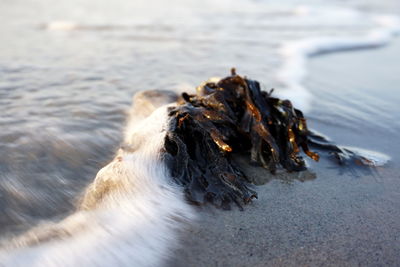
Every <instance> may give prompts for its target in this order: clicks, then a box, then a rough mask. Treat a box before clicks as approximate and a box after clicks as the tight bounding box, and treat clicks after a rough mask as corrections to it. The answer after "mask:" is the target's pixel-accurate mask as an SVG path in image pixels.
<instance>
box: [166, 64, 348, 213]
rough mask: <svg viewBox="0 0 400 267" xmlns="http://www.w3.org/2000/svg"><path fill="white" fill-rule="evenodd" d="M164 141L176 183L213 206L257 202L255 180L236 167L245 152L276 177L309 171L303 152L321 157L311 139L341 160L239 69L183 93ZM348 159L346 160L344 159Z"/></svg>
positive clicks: (285, 103)
mask: <svg viewBox="0 0 400 267" xmlns="http://www.w3.org/2000/svg"><path fill="white" fill-rule="evenodd" d="M169 116H170V118H171V121H170V124H169V129H168V132H167V135H166V138H165V151H166V153H165V161H166V163H167V165H168V167H169V168H170V170H171V174H172V177H173V178H174V180H175V181H176V182H177V183H178V184H180V185H182V186H183V187H184V188H185V192H186V194H187V196H188V198H189V200H191V201H193V202H195V203H204V202H205V201H211V202H213V203H214V204H215V205H217V206H220V207H223V208H229V203H231V202H235V203H236V204H238V206H239V207H241V204H242V203H244V204H246V203H248V202H249V201H251V200H252V199H253V198H256V197H257V194H256V192H255V191H253V190H252V189H250V188H249V184H250V180H249V179H248V178H247V177H246V176H245V175H244V173H243V172H242V171H241V170H240V167H239V166H235V165H234V164H232V160H231V157H232V154H234V153H246V154H247V155H248V156H249V158H250V161H251V163H252V164H254V165H261V166H262V167H264V168H266V169H268V170H270V171H271V173H275V172H276V170H277V169H278V168H284V169H286V170H287V171H289V172H293V171H302V170H305V169H306V166H305V162H304V159H303V158H302V156H301V155H300V149H302V150H303V152H304V153H305V154H306V155H307V156H309V157H310V158H312V159H313V160H315V161H318V160H319V155H318V154H317V153H315V152H312V151H311V150H310V149H309V147H308V144H309V142H310V141H309V139H310V137H311V138H312V139H313V140H312V141H311V143H312V144H314V145H319V147H321V148H323V149H327V150H329V151H331V152H333V153H335V155H338V156H339V157H342V155H343V151H341V150H340V149H339V148H338V147H337V146H335V145H333V144H330V143H327V142H325V141H326V140H324V142H322V140H323V139H322V137H320V136H318V135H316V134H312V133H311V132H310V131H309V130H308V129H307V124H306V119H305V118H304V116H303V113H302V112H301V111H300V110H298V109H296V108H294V107H293V105H292V103H291V102H290V101H289V100H281V99H278V98H275V97H273V96H272V90H271V91H270V92H265V91H261V89H260V84H259V82H257V81H255V80H250V79H248V78H246V77H241V76H239V75H237V74H236V72H235V69H232V70H231V75H230V76H228V77H226V78H224V79H221V80H219V81H216V82H214V81H211V80H210V81H207V82H204V83H203V84H202V85H200V86H199V87H198V88H197V92H196V95H189V94H187V93H183V94H182V97H181V99H180V101H178V104H177V105H176V106H175V107H172V108H170V111H169ZM343 159H344V158H343Z"/></svg>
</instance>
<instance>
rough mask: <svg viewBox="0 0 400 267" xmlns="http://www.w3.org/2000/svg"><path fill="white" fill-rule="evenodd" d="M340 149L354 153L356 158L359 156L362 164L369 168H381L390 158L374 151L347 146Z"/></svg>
mask: <svg viewBox="0 0 400 267" xmlns="http://www.w3.org/2000/svg"><path fill="white" fill-rule="evenodd" d="M341 148H342V149H347V150H349V151H352V152H354V153H356V154H357V155H358V156H360V159H361V161H362V163H363V164H365V165H368V166H371V167H380V166H383V165H385V164H387V163H388V162H389V160H390V157H389V156H388V155H385V154H383V153H379V152H376V151H371V150H367V149H362V148H358V147H349V146H342V147H341Z"/></svg>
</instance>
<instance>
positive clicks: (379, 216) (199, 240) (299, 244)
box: [170, 40, 400, 266]
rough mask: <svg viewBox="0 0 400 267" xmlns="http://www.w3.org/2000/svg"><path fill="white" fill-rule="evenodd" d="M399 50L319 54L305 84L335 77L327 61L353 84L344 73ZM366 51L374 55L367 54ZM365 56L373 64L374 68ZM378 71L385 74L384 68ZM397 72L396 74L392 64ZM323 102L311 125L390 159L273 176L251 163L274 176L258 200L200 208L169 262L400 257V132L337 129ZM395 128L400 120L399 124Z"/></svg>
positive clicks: (256, 172) (325, 163)
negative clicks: (373, 165)
mask: <svg viewBox="0 0 400 267" xmlns="http://www.w3.org/2000/svg"><path fill="white" fill-rule="evenodd" d="M389 49H390V51H388V50H389ZM393 50H397V51H399V50H400V43H399V42H398V40H396V41H395V42H394V44H392V45H391V46H390V47H387V48H382V49H379V50H369V51H362V52H352V53H345V54H337V55H333V54H332V55H329V56H327V57H321V58H319V59H318V60H316V62H315V63H314V62H311V63H310V70H311V71H310V75H309V77H308V79H307V80H306V81H305V84H306V86H308V87H310V86H311V87H314V88H310V90H311V92H313V93H315V91H314V90H318V86H315V83H316V84H317V85H318V83H317V82H316V80H318V77H324V79H325V80H324V81H325V82H326V83H327V84H328V85H329V82H332V81H329V73H326V72H325V71H326V68H324V67H323V66H328V67H329V70H332V73H333V71H334V70H336V72H337V75H336V76H332V77H331V79H333V81H334V83H333V82H332V84H335V85H338V84H340V80H339V81H338V80H337V79H338V76H340V75H341V73H340V70H342V71H344V72H348V73H347V75H346V76H344V77H343V82H344V86H349V84H348V83H347V82H348V80H346V78H347V79H351V77H352V73H351V72H349V71H351V69H353V72H357V69H358V70H364V71H365V72H366V71H373V70H372V69H371V68H372V66H373V65H374V64H375V62H377V60H378V58H379V57H386V58H387V57H388V56H389V55H391V54H393ZM358 53H364V54H361V55H360V54H358ZM365 57H367V58H369V61H368V60H361V59H363V58H365ZM381 61H383V59H381ZM343 62H351V63H350V64H349V65H350V66H348V68H347V69H346V68H344V67H343V66H340V64H341V63H343ZM366 62H369V64H371V66H370V67H368V66H367V65H366ZM388 62H389V63H388V64H392V65H390V66H386V69H392V70H394V69H395V67H396V66H394V65H393V64H396V61H395V60H392V61H390V60H389V61H388ZM397 66H398V65H397ZM375 75H377V77H379V73H378V74H375ZM392 75H395V74H394V71H393V73H392ZM355 76H357V75H355ZM371 76H372V75H371ZM357 77H358V78H359V79H353V82H354V83H353V84H350V86H354V87H357V84H356V83H357V82H358V83H359V84H358V86H359V87H360V88H361V87H363V84H362V82H363V81H364V80H365V82H366V83H368V79H364V80H363V79H360V75H358V76H357ZM361 77H363V76H361ZM370 79H372V78H370ZM397 80H398V79H397ZM313 82H314V84H313ZM319 82H322V81H321V79H320V80H319ZM382 82H384V81H382ZM391 82H395V81H394V80H391ZM395 84H396V83H395ZM395 84H392V86H394V87H395ZM397 84H398V83H397ZM328 89H329V88H328ZM328 89H327V90H328ZM342 89H343V88H342ZM317 95H318V94H317ZM385 97H387V96H385ZM389 102H390V101H389ZM321 105H322V104H321ZM321 105H316V106H315V108H314V109H313V110H312V111H311V112H310V117H311V118H310V119H309V120H308V122H309V125H311V127H310V128H316V129H318V130H319V131H320V132H322V133H324V134H326V135H328V136H330V137H332V139H333V140H335V141H336V142H337V143H339V144H341V143H342V144H346V145H348V144H352V145H354V146H361V147H362V148H366V149H371V150H377V151H380V152H385V153H388V154H389V155H390V156H391V157H392V160H391V161H390V162H389V163H388V164H386V165H385V166H383V167H377V168H374V169H369V168H349V167H343V166H339V165H337V164H336V163H334V162H333V161H330V160H328V159H322V160H321V162H319V163H313V162H311V161H310V160H308V163H309V170H308V171H307V175H304V174H303V176H305V177H306V179H304V177H303V178H301V176H302V173H298V174H296V173H292V174H286V173H285V174H281V175H278V176H276V177H273V178H272V179H271V175H270V174H269V173H268V172H267V171H266V170H262V169H257V168H254V167H246V169H247V171H249V172H251V174H250V176H252V177H253V178H254V179H256V180H258V181H262V180H264V181H265V180H268V181H269V182H268V183H267V184H265V185H261V186H256V187H255V190H256V191H257V192H258V199H256V200H254V201H253V202H252V203H250V204H249V205H247V206H245V207H244V211H240V210H239V209H238V208H236V207H233V208H232V210H230V211H224V210H219V209H216V208H214V207H213V206H212V205H207V206H205V207H199V208H198V210H197V211H198V218H199V219H198V221H197V223H196V224H195V225H194V226H192V227H191V228H190V230H189V231H188V232H185V233H183V234H182V240H183V244H182V246H181V248H180V249H179V250H178V251H177V252H176V253H175V257H174V259H172V260H171V261H170V266H298V265H306V266H309V265H312V266H315V265H324V266H338V265H340V266H354V265H362V266H378V265H380V266H381V265H386V266H395V265H398V264H399V262H400V259H399V257H398V255H400V243H399V240H400V234H399V233H400V223H399V221H400V212H399V211H398V208H397V207H399V206H400V197H399V194H398V192H400V177H399V171H400V164H399V159H398V157H397V155H396V154H395V152H396V151H398V150H399V149H400V146H399V144H396V143H397V142H396V135H395V134H393V133H387V132H385V131H384V129H377V130H376V131H367V130H368V127H372V126H370V125H365V126H362V127H366V129H367V130H365V131H367V132H368V134H362V135H361V136H358V139H357V134H359V133H360V132H361V133H362V132H363V130H364V129H363V128H362V127H361V128H360V129H358V131H353V130H352V129H351V128H350V129H348V128H346V124H344V125H342V124H341V123H339V124H338V125H337V127H339V128H337V127H336V129H335V125H334V123H332V121H329V120H327V121H323V120H321V121H316V120H314V119H315V118H317V117H318V115H319V114H320V110H319V109H321V108H322V106H321ZM326 113H328V112H326ZM324 114H325V113H323V114H322V115H323V116H325V115H324ZM394 127H398V124H396V123H395V124H394ZM395 129H397V128H395ZM349 130H350V131H349ZM390 145H391V147H390V148H389V146H390ZM242 164H244V165H245V164H246V163H243V162H242ZM299 176H300V177H299ZM265 177H268V178H267V179H266V178H265ZM307 177H308V178H310V177H311V179H307ZM312 177H313V178H312Z"/></svg>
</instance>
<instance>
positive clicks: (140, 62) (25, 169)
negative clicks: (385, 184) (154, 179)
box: [0, 0, 400, 235]
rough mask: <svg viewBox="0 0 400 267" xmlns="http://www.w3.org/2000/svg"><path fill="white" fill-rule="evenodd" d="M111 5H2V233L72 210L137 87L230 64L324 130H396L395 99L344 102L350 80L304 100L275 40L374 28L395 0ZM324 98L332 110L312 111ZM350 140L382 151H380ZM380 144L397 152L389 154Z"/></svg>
mask: <svg viewBox="0 0 400 267" xmlns="http://www.w3.org/2000/svg"><path fill="white" fill-rule="evenodd" d="M110 3H111V2H109V1H105V0H102V1H91V0H86V1H63V2H60V3H57V4H55V3H54V2H52V1H48V0H32V1H7V0H2V1H1V2H0V5H1V8H0V17H1V18H2V24H1V25H0V34H1V40H2V41H1V42H0V114H2V115H1V117H0V125H1V129H2V131H1V132H0V151H1V152H2V153H1V156H0V209H1V210H2V216H1V217H0V232H1V233H2V234H3V235H8V234H10V233H14V232H17V231H21V230H25V229H27V228H28V227H30V226H32V225H35V224H36V223H38V222H39V221H40V220H43V219H51V218H55V217H57V216H65V215H66V214H68V213H70V212H72V211H73V210H74V203H76V201H77V199H78V198H79V196H80V194H81V193H82V192H83V190H84V188H85V187H86V185H87V184H88V183H90V182H91V181H92V179H93V177H94V176H95V174H96V172H97V171H98V169H99V168H100V167H101V166H103V165H104V164H105V163H106V162H107V161H108V160H110V159H111V158H112V157H113V155H114V152H115V151H116V149H117V148H118V145H119V143H120V141H121V138H122V135H123V126H124V123H125V118H126V111H127V109H128V108H129V106H130V104H131V97H132V95H133V94H134V92H136V91H138V90H142V89H153V88H162V89H176V90H192V89H193V88H194V86H195V85H197V84H199V83H200V82H201V81H203V80H205V79H207V78H208V77H210V76H215V75H218V76H224V75H226V74H227V73H228V70H229V68H230V67H232V66H236V67H237V69H238V73H239V74H244V75H247V76H249V77H251V78H254V79H257V80H260V81H261V82H262V83H263V84H264V86H265V89H269V88H271V87H275V88H277V93H278V94H279V93H280V90H282V91H283V89H285V88H288V89H289V93H288V94H284V95H285V96H286V95H292V96H293V99H292V100H293V102H294V103H295V104H298V105H300V107H301V108H304V109H307V108H308V107H309V106H310V107H311V109H310V111H309V112H308V114H309V115H310V121H311V123H312V121H315V124H316V125H317V124H318V123H319V122H320V121H322V122H323V123H321V128H319V126H318V127H317V128H319V130H321V131H325V132H329V130H330V128H329V127H331V128H335V127H337V126H340V127H342V128H343V129H344V130H343V133H342V134H343V135H347V134H350V133H351V132H352V130H353V129H360V127H361V126H362V127H364V126H365V125H368V126H366V127H367V128H368V127H372V128H373V129H376V128H377V127H381V129H382V131H383V132H389V133H391V134H392V136H394V135H395V132H396V129H398V127H399V125H398V123H397V124H394V126H393V127H392V126H390V127H388V126H387V125H388V124H387V123H386V122H389V121H392V120H394V119H395V117H394V116H395V115H394V114H395V113H394V112H393V113H391V112H390V111H391V109H392V108H393V107H394V106H395V103H394V102H393V101H394V100H395V98H391V99H384V100H380V101H383V103H389V104H388V105H390V106H386V105H385V104H382V103H381V104H380V103H378V102H377V100H376V97H371V96H369V97H367V96H365V93H363V92H362V91H360V90H356V89H354V91H353V92H352V95H351V97H352V98H353V97H354V98H355V99H357V100H351V99H349V97H348V95H346V94H347V93H348V90H349V89H348V88H352V87H351V80H352V77H349V78H348V80H349V86H348V87H346V88H342V87H336V86H326V87H324V88H327V90H328V91H313V90H311V92H312V93H313V94H315V96H316V97H315V98H312V97H311V100H310V101H311V102H310V101H309V100H307V101H303V100H304V99H305V98H307V96H304V92H303V91H298V92H297V91H294V89H296V88H295V86H294V85H296V82H299V81H298V80H296V79H297V78H296V77H294V78H293V77H291V76H290V75H289V76H283V77H286V78H284V79H282V77H281V76H279V75H278V74H279V70H280V69H281V67H282V66H284V65H285V63H286V62H288V61H290V60H291V59H290V58H287V57H285V55H284V54H282V53H281V50H280V48H281V47H282V46H283V45H285V44H288V43H291V42H295V41H297V40H301V39H304V38H311V37H313V38H317V39H318V38H320V37H321V36H334V37H337V38H342V37H348V36H352V37H357V36H360V37H361V36H364V35H366V34H368V33H369V32H370V31H371V30H373V29H376V28H382V25H380V24H377V22H376V21H375V20H374V16H375V15H376V14H381V13H387V12H389V13H396V11H400V6H399V3H398V2H397V1H385V2H384V3H383V2H382V1H379V2H378V1H377V2H367V3H365V1H346V2H345V3H343V1H330V2H329V6H326V1H313V0H310V1H307V3H308V4H307V5H304V3H303V4H302V5H301V6H299V5H298V3H297V1H284V2H282V1H280V2H279V3H269V2H267V1H250V0H247V1H245V0H242V1H239V2H235V3H234V4H233V3H232V2H231V1H227V0H226V1H217V2H216V1H211V0H210V1H201V2H199V1H183V0H175V1H172V2H171V1H169V2H168V5H166V4H165V2H163V1H152V2H149V1H135V2H132V1H123V0H119V1H113V2H112V4H110ZM166 10H168V11H167V12H166ZM340 64H345V63H343V62H342V63H340ZM300 66H301V65H300ZM303 67H304V66H303ZM299 71H300V72H301V70H299ZM327 72H329V70H327ZM295 74H296V73H295ZM294 76H296V75H294ZM291 79H294V85H293V83H291V82H290V81H291ZM359 79H362V76H361V77H359ZM381 79H382V80H385V81H386V82H387V83H388V84H390V82H389V81H387V78H386V77H382V78H381ZM313 82H318V81H313ZM393 84H394V82H393ZM292 87H294V88H292ZM331 87H335V88H339V89H338V90H343V91H342V94H341V95H342V96H343V97H339V96H337V95H331V94H329V88H331ZM376 88H377V87H376V86H375V85H373V86H372V84H371V86H370V87H369V88H367V90H369V92H370V93H371V95H374V94H375V95H377V94H381V92H377V91H376ZM385 88H387V87H385ZM392 88H393V87H392ZM344 90H346V92H344ZM388 90H389V89H388ZM391 90H394V88H393V89H391ZM390 92H392V91H386V92H385V93H386V94H389V93H390ZM385 93H384V94H385ZM303 98H304V99H303ZM313 99H318V100H321V101H318V102H315V101H314V102H313ZM389 100H390V101H389ZM392 100H393V101H392ZM324 101H325V102H329V105H328V106H329V109H328V108H326V107H325V106H321V105H322V103H324ZM354 101H355V102H354ZM391 101H392V102H391ZM348 103H350V104H352V107H351V108H349V107H348V105H347V104H348ZM313 110H314V111H315V112H314V113H313ZM375 110H377V111H378V112H375ZM396 110H397V109H396ZM342 111H345V112H347V113H345V112H342ZM339 113H340V114H339ZM343 114H348V115H343ZM391 114H393V115H391ZM336 115H337V116H336ZM338 117H339V118H340V120H339V122H338ZM371 118H372V120H373V121H374V123H373V124H372V125H371V124H369V121H370V120H371ZM368 129H369V128H368ZM360 134H363V132H360ZM332 137H334V138H336V137H338V139H339V141H343V138H340V137H339V136H332ZM352 139H353V138H352ZM355 140H356V141H355V142H353V140H349V142H348V144H352V145H357V146H360V147H363V148H369V149H375V150H378V151H382V150H383V152H386V148H387V147H389V145H386V146H387V147H386V146H385V147H383V145H381V143H375V142H372V141H371V142H372V143H371V142H368V144H365V143H364V142H361V141H359V142H357V139H355ZM371 140H374V139H371ZM388 149H392V150H390V153H389V154H390V155H391V156H393V157H395V156H396V155H395V153H394V152H395V149H393V148H390V147H389V148H388Z"/></svg>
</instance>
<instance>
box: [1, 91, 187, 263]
mask: <svg viewBox="0 0 400 267" xmlns="http://www.w3.org/2000/svg"><path fill="white" fill-rule="evenodd" d="M160 99H161V100H160ZM165 99H167V100H170V99H171V97H170V95H167V97H166V98H165ZM139 100H141V101H139ZM158 100H159V101H158V105H156V106H155V105H154V103H155V102H152V103H149V102H146V101H143V98H140V97H136V104H137V105H135V107H136V108H135V109H133V110H132V114H134V116H133V117H131V120H130V122H129V125H128V128H127V131H126V139H125V142H126V144H125V145H124V147H123V148H121V149H120V150H119V151H118V153H117V156H116V157H115V159H114V160H113V161H112V162H111V163H109V164H108V165H107V166H105V167H104V168H103V169H101V170H100V171H99V172H98V174H97V176H96V179H95V181H94V182H93V184H92V185H90V186H89V188H88V189H87V192H86V195H85V197H84V198H83V201H82V205H81V207H80V209H79V210H78V211H77V212H76V213H74V214H73V215H71V216H69V217H67V218H66V219H64V220H62V221H61V222H59V223H55V224H50V223H46V224H44V225H39V226H38V227H36V228H35V229H33V230H31V231H29V232H28V233H25V234H23V235H22V236H20V237H18V238H15V239H14V240H13V241H12V242H9V243H8V246H7V247H6V248H3V249H2V250H1V251H0V265H1V266H161V265H163V260H164V259H165V258H166V257H167V256H168V254H169V253H170V252H171V250H173V249H174V248H176V247H177V245H178V233H177V230H178V228H182V227H184V225H185V221H188V220H191V219H193V213H192V211H191V207H190V206H189V205H188V204H187V203H186V201H185V200H184V196H183V193H182V190H181V189H179V188H177V187H176V186H175V185H173V184H172V183H171V178H170V176H169V172H168V170H167V169H166V167H165V166H164V164H163V163H162V161H161V159H160V150H161V147H162V145H163V142H164V137H165V126H166V125H165V124H166V123H167V121H168V111H167V106H162V107H160V108H158V109H156V110H155V111H154V112H153V113H152V114H151V115H150V116H148V117H146V116H147V115H148V113H149V112H150V113H151V112H152V111H153V110H154V109H155V108H156V107H157V106H159V105H161V104H162V98H158ZM150 104H151V105H150ZM10 244H11V245H10Z"/></svg>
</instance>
